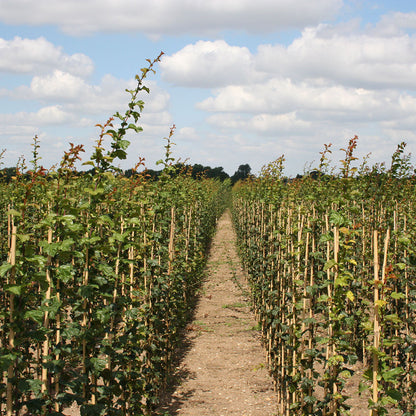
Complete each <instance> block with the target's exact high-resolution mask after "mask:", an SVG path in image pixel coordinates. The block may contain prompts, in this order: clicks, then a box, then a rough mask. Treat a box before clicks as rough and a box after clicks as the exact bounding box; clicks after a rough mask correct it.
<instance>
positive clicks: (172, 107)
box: [0, 0, 416, 176]
mask: <svg viewBox="0 0 416 416" xmlns="http://www.w3.org/2000/svg"><path fill="white" fill-rule="evenodd" d="M415 30H416V5H415V3H414V1H412V0H407V1H402V0H393V1H376V0H374V1H373V0H368V1H363V0H314V1H311V0H256V1H252V0H204V1H202V0H147V1H144V0H36V1H35V0H0V152H1V151H2V150H3V149H5V152H4V154H3V157H2V159H1V160H0V164H1V166H2V167H11V166H16V164H17V163H18V161H19V158H21V157H24V158H25V160H26V164H28V165H29V162H28V161H30V160H31V159H32V152H33V146H32V145H33V138H34V136H35V135H37V136H38V139H39V143H40V149H39V153H40V156H41V157H42V159H41V161H40V163H41V164H42V165H44V166H45V167H46V168H48V169H49V168H51V167H53V166H54V165H59V162H60V161H61V159H62V156H63V154H64V152H65V151H67V150H68V149H69V146H70V145H69V143H74V144H76V145H77V144H83V145H84V148H85V153H84V154H83V156H82V157H83V162H86V161H88V160H89V158H90V156H91V154H92V151H93V146H94V145H95V141H96V140H97V138H98V137H99V133H100V129H99V128H98V127H96V125H97V124H103V123H105V122H106V120H107V119H108V118H109V117H110V116H112V115H113V114H114V113H116V112H117V111H118V112H120V113H124V112H125V111H126V109H127V105H128V102H129V94H128V93H126V91H125V89H126V88H132V87H134V86H135V81H134V77H135V75H136V74H137V73H140V68H142V67H145V66H146V64H147V62H146V59H151V60H152V59H154V58H156V57H157V56H158V55H159V53H160V52H163V53H164V55H163V57H162V59H161V61H160V63H158V64H157V65H156V66H155V70H156V73H155V74H149V75H148V77H147V79H146V81H145V82H144V84H145V85H146V86H147V87H148V88H149V89H150V93H149V94H147V93H146V92H143V96H142V100H143V101H144V102H145V105H144V109H143V113H142V116H141V118H140V120H139V125H141V126H142V127H143V131H142V132H141V133H135V134H134V135H133V134H129V136H128V139H129V140H130V141H131V145H130V147H129V149H128V157H127V159H126V160H125V161H121V162H119V165H120V167H121V168H123V169H128V168H131V167H133V166H134V165H135V164H136V163H137V162H138V160H139V159H140V158H145V163H146V166H147V167H148V168H151V169H155V168H157V169H159V168H160V167H156V165H155V163H156V161H157V160H160V159H163V157H164V152H165V149H164V146H165V144H166V140H164V138H165V137H167V136H168V135H169V132H170V129H171V127H172V126H173V125H175V127H176V129H175V132H174V135H173V138H172V139H173V142H174V143H175V146H173V157H175V158H176V159H177V160H180V161H182V162H186V163H190V164H195V163H198V164H202V165H204V166H211V167H219V166H221V167H223V168H224V170H225V171H226V172H227V173H228V174H230V175H232V174H233V173H234V172H235V171H236V170H237V169H238V166H240V165H242V164H249V165H250V167H251V168H252V172H253V173H255V174H257V173H258V172H259V171H260V170H261V168H262V166H264V165H266V164H268V163H269V162H272V161H274V160H276V159H278V158H279V157H281V156H282V155H284V158H285V163H284V166H285V170H284V174H285V175H287V176H295V175H296V174H298V173H300V174H302V173H304V172H307V171H309V170H311V169H313V168H314V167H317V166H318V165H319V159H320V152H321V151H322V150H323V149H324V146H325V144H330V143H331V145H332V146H331V149H332V151H333V152H332V155H331V156H330V157H331V159H332V164H333V165H334V166H338V165H339V160H341V159H343V151H342V150H340V149H343V148H344V149H345V147H346V146H347V144H348V141H349V140H350V139H351V138H352V137H354V136H355V135H357V136H358V138H359V139H358V147H357V151H356V156H357V157H359V160H357V161H356V162H355V163H356V165H357V166H358V165H360V164H361V163H362V161H363V160H364V158H366V157H367V156H368V155H369V156H368V158H369V161H370V164H375V163H380V162H386V165H387V166H388V167H389V166H390V162H391V156H392V154H393V152H394V151H395V149H396V148H397V145H398V144H399V143H401V142H403V141H404V142H406V143H407V147H406V152H407V153H413V154H414V153H415V152H416V94H415V92H416V33H415ZM109 144H110V139H109V138H108V139H107V141H106V142H105V145H106V146H107V148H108V147H109ZM412 162H413V159H412Z"/></svg>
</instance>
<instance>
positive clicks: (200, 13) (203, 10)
mask: <svg viewBox="0 0 416 416" xmlns="http://www.w3.org/2000/svg"><path fill="white" fill-rule="evenodd" d="M341 6H342V0H314V1H310V0H298V1H297V2H293V1H292V0H257V1H256V2H253V1H251V0H229V1H225V2H224V1H223V0H210V1H188V0H152V1H151V2H150V1H146V0H105V1H102V0H84V1H82V2H74V1H72V0H59V1H54V2H51V1H49V0H38V1H36V2H32V3H28V2H27V1H25V0H3V1H2V7H1V9H0V21H3V22H7V23H12V24H16V25H21V24H30V25H54V26H55V25H56V26H58V27H59V28H60V29H61V30H62V31H63V32H65V33H67V34H70V35H85V34H91V33H96V32H107V33H109V32H133V31H140V32H143V33H146V34H148V35H163V34H170V35H178V34H184V33H188V34H189V33H198V34H201V33H211V34H212V33H215V32H219V31H223V30H229V29H235V30H243V31H247V32H251V33H265V32H275V31H278V30H282V29H286V28H302V27H304V26H306V25H315V24H317V23H318V22H320V21H322V20H325V19H328V18H330V17H333V15H334V14H335V13H336V12H337V11H338V10H339V9H340V7H341ZM299 10H302V13H299ZM91 16H94V18H93V19H92V18H91Z"/></svg>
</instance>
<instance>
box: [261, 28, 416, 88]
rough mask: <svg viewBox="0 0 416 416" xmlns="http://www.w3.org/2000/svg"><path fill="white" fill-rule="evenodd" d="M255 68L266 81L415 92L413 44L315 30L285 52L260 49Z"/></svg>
mask: <svg viewBox="0 0 416 416" xmlns="http://www.w3.org/2000/svg"><path fill="white" fill-rule="evenodd" d="M256 64H257V65H256V69H257V70H258V71H264V72H267V73H269V74H271V76H273V75H275V74H276V72H277V73H279V74H288V75H289V74H290V76H291V78H293V79H326V80H331V81H333V82H336V83H342V84H344V85H351V86H355V87H363V88H415V87H416V38H415V37H412V36H409V35H408V34H398V35H396V36H391V37H388V38H386V37H384V36H381V35H377V34H373V33H361V34H356V33H354V32H351V33H349V34H346V33H341V34H338V33H337V32H336V31H335V30H334V28H333V27H329V26H327V25H320V26H318V27H314V28H307V29H305V30H304V31H303V32H302V36H301V37H299V38H297V39H295V40H294V41H293V42H292V43H291V44H290V45H289V46H288V47H283V46H282V45H261V46H260V47H259V49H258V55H257V56H256Z"/></svg>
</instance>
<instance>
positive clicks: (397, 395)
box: [386, 389, 403, 402]
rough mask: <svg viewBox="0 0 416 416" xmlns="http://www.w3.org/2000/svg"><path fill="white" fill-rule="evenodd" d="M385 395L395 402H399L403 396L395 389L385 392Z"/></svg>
mask: <svg viewBox="0 0 416 416" xmlns="http://www.w3.org/2000/svg"><path fill="white" fill-rule="evenodd" d="M386 394H387V396H389V397H391V398H392V399H393V400H395V401H396V402H399V401H400V400H401V399H402V397H403V395H402V394H401V393H400V392H399V391H398V390H395V389H391V390H387V391H386Z"/></svg>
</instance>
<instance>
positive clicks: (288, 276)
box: [233, 138, 416, 416]
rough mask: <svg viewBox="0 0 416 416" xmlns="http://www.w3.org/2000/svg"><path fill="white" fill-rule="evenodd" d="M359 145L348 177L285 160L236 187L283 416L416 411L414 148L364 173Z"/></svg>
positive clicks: (242, 236) (236, 214) (242, 237)
mask: <svg viewBox="0 0 416 416" xmlns="http://www.w3.org/2000/svg"><path fill="white" fill-rule="evenodd" d="M354 139H356V138H354ZM354 139H353V141H351V142H350V145H349V147H348V151H347V152H346V158H345V160H344V161H343V165H342V169H341V172H340V174H338V175H334V174H333V172H332V174H330V175H329V174H323V173H322V172H321V171H318V172H314V175H306V176H305V177H303V178H301V179H297V180H294V181H287V180H283V178H282V176H281V172H282V167H283V164H282V163H283V158H281V159H279V160H277V161H276V162H273V163H271V164H269V165H268V166H266V167H265V168H264V169H263V171H262V175H261V176H260V178H258V179H252V180H251V181H248V182H244V183H242V184H239V185H237V186H236V187H235V188H234V190H233V218H234V223H235V227H236V230H237V234H238V239H239V246H240V253H241V257H242V260H243V263H244V265H245V268H246V269H247V271H248V275H249V282H250V285H251V293H252V299H253V304H254V309H255V312H256V315H257V317H258V319H259V322H260V323H261V328H262V333H263V339H264V343H265V346H266V348H267V352H268V358H269V365H270V370H271V373H272V375H273V377H274V380H275V383H276V389H277V392H278V401H279V403H278V407H279V412H280V413H279V414H280V415H348V414H350V410H349V409H350V407H351V404H353V403H354V402H356V401H357V400H360V395H361V396H362V397H364V398H366V400H367V402H368V407H369V409H370V413H371V414H372V415H383V414H388V412H391V411H394V412H396V413H392V414H400V415H405V416H412V415H415V414H416V404H415V403H416V393H415V392H416V358H415V357H416V331H415V325H414V322H415V320H416V278H415V273H416V269H415V267H416V253H415V249H414V247H415V239H416V220H415V218H416V206H415V201H414V194H415V185H416V182H415V178H414V177H413V176H411V175H410V176H404V175H403V172H408V167H409V166H408V159H407V158H406V157H404V156H403V155H402V153H403V152H402V150H403V148H404V146H403V145H401V146H402V147H400V146H399V148H398V150H397V151H396V152H395V154H394V155H393V158H392V167H391V168H390V169H388V170H387V169H383V168H380V166H378V167H377V166H376V167H374V168H372V169H370V168H368V167H367V168H365V169H363V170H362V172H360V174H357V172H356V169H352V168H351V162H352V161H353V160H354V158H353V156H352V150H353V147H354V144H356V143H355V142H354ZM323 162H325V154H324V152H323V158H322V159H321V168H322V167H323V166H324V164H325V163H323ZM313 178H314V179H313ZM389 414H390V413H389Z"/></svg>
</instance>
